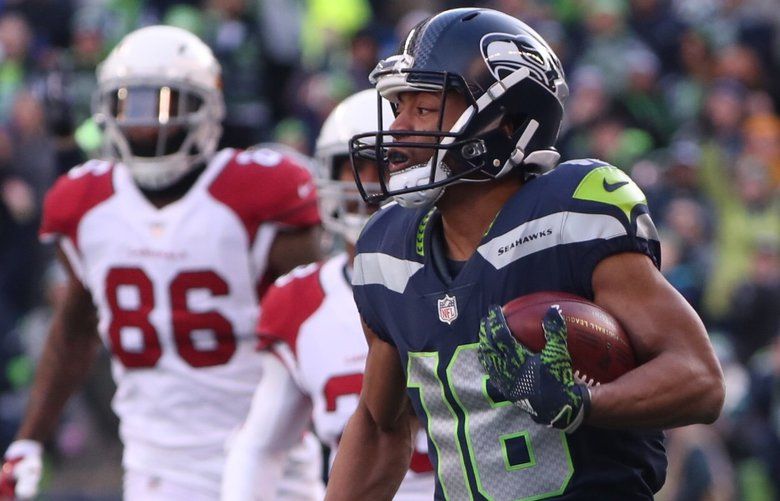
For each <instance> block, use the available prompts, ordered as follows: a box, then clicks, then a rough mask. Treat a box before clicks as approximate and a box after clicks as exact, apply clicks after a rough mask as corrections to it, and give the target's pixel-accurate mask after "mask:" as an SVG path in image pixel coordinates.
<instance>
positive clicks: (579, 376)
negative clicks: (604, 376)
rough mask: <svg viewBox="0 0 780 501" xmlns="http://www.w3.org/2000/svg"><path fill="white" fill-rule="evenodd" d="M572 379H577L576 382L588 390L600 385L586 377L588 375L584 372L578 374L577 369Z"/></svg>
mask: <svg viewBox="0 0 780 501" xmlns="http://www.w3.org/2000/svg"><path fill="white" fill-rule="evenodd" d="M574 377H575V378H576V379H577V381H579V382H580V383H582V384H584V385H585V386H587V387H588V388H590V387H591V386H598V385H600V384H601V383H599V382H598V381H596V380H595V379H593V378H592V377H588V375H587V374H585V373H584V372H580V370H579V369H577V370H575V371H574Z"/></svg>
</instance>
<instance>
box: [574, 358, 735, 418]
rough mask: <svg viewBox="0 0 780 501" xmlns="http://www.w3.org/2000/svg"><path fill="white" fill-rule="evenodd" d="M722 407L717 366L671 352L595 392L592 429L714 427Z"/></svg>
mask: <svg viewBox="0 0 780 501" xmlns="http://www.w3.org/2000/svg"><path fill="white" fill-rule="evenodd" d="M722 404H723V382H722V378H721V377H720V371H719V369H718V368H717V366H713V367H712V368H708V367H707V366H705V365H704V364H702V363H699V362H697V361H692V360H691V359H690V357H686V356H683V355H679V354H673V353H667V354H663V355H660V356H659V357H657V358H655V359H653V360H651V361H649V362H647V363H646V364H644V365H641V366H640V367H638V368H637V369H634V370H633V371H630V372H628V373H626V374H625V375H623V376H622V377H620V378H619V379H617V380H615V381H614V382H612V383H609V384H605V385H601V386H596V387H594V388H591V411H590V417H589V419H588V421H587V423H588V424H590V425H593V426H603V427H609V428H656V429H662V428H674V427H678V426H685V425H689V424H693V423H711V422H712V421H714V420H715V419H717V417H718V415H719V413H720V409H721V406H722Z"/></svg>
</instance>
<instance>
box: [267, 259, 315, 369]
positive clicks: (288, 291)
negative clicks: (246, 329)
mask: <svg viewBox="0 0 780 501" xmlns="http://www.w3.org/2000/svg"><path fill="white" fill-rule="evenodd" d="M321 270H322V263H311V264H307V265H303V266H299V267H297V268H295V269H293V270H292V271H290V272H289V273H287V274H286V275H282V276H281V277H279V278H278V279H277V280H276V282H275V283H274V285H272V286H271V287H270V288H269V289H268V292H266V294H265V296H264V297H263V301H262V303H261V308H260V321H259V324H258V327H257V335H258V336H259V345H258V349H261V350H262V349H267V348H268V347H270V346H272V345H273V344H274V343H278V342H281V343H285V344H287V345H288V346H289V347H290V350H292V352H293V353H294V354H297V350H296V345H297V340H298V332H299V331H300V328H301V325H303V323H304V322H305V321H306V320H307V319H308V318H309V317H310V316H311V315H312V314H313V313H314V312H315V311H317V309H318V308H319V307H320V305H321V304H322V301H323V300H324V299H325V292H324V290H323V288H322V284H321V283H320V271H321Z"/></svg>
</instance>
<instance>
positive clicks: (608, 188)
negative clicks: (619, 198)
mask: <svg viewBox="0 0 780 501" xmlns="http://www.w3.org/2000/svg"><path fill="white" fill-rule="evenodd" d="M627 184H628V181H618V182H617V183H608V182H607V178H604V181H603V182H602V183H601V185H602V186H603V187H604V191H608V192H610V193H612V192H613V191H615V190H617V189H619V188H622V187H623V186H625V185H627Z"/></svg>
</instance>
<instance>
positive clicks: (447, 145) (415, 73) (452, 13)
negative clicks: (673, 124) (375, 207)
mask: <svg viewBox="0 0 780 501" xmlns="http://www.w3.org/2000/svg"><path fill="white" fill-rule="evenodd" d="M370 80H371V82H372V83H373V84H374V85H375V86H376V89H377V91H378V93H379V94H380V95H381V97H384V98H386V99H387V100H388V101H390V103H391V104H393V105H395V104H396V103H398V95H399V94H400V93H402V92H416V91H425V92H437V93H439V94H440V95H441V99H442V106H441V108H440V118H439V124H441V123H442V116H443V110H444V105H445V100H446V96H447V93H448V91H450V90H455V91H457V92H459V93H461V94H462V95H463V96H464V97H465V98H466V101H467V103H468V107H467V108H466V110H465V111H464V112H463V114H462V115H461V116H460V118H459V119H458V120H456V122H455V124H454V126H453V127H452V128H451V129H450V130H438V131H429V132H428V131H426V132H420V131H403V130H394V131H390V130H381V129H382V126H381V124H382V120H383V118H382V116H381V106H377V108H378V109H379V110H380V117H379V125H378V128H379V129H380V130H378V131H377V132H372V133H364V134H358V135H356V136H354V137H353V138H352V140H351V141H350V153H351V155H352V158H353V160H354V159H355V158H360V157H362V158H371V159H376V160H378V162H377V165H378V168H379V169H380V172H379V179H380V183H379V189H378V190H375V191H369V190H367V189H366V187H365V186H363V184H362V183H361V182H360V178H359V173H357V172H356V174H355V175H356V178H357V179H358V187H359V188H360V191H361V194H362V195H363V197H364V199H365V200H366V201H368V202H374V203H378V202H381V201H382V200H385V199H387V198H389V197H393V198H394V199H395V200H396V201H398V202H399V203H400V204H401V205H403V206H406V207H422V206H425V205H429V204H431V203H433V202H435V201H436V200H437V199H438V197H439V196H441V193H442V192H443V189H444V187H445V186H447V185H449V184H452V183H455V182H465V181H471V182H479V181H486V180H490V179H497V178H500V177H502V176H505V175H506V174H508V173H509V172H513V171H514V172H517V170H518V169H520V170H521V171H522V174H523V175H524V176H526V177H528V176H533V175H538V174H540V173H543V172H546V171H547V170H549V169H551V168H553V167H554V166H555V165H556V164H557V162H558V159H559V158H560V155H559V154H558V153H557V152H556V151H555V148H554V144H555V141H556V139H557V137H558V132H559V130H560V124H561V119H562V117H563V102H564V99H565V98H566V96H567V95H568V87H567V85H566V81H565V79H564V74H563V69H562V67H561V63H560V61H559V60H558V57H557V56H556V55H555V53H553V51H552V49H551V48H550V46H549V45H548V44H547V43H546V42H545V41H544V40H543V39H542V38H541V37H540V36H539V35H538V34H537V33H536V32H535V31H534V30H533V29H531V28H530V27H529V26H528V25H526V24H525V23H523V22H521V21H519V20H517V19H515V18H514V17H512V16H509V15H507V14H503V13H501V12H498V11H494V10H490V9H479V8H466V9H453V10H448V11H444V12H442V13H440V14H437V15H435V16H433V17H431V18H430V19H427V20H426V21H423V22H422V23H420V24H419V25H417V26H416V27H415V28H414V29H412V31H411V32H410V33H409V34H408V36H407V37H406V39H405V40H404V42H403V44H402V46H401V48H400V50H399V53H398V54H396V55H393V56H391V57H388V58H387V59H384V60H382V61H380V62H379V64H378V65H377V67H376V68H375V69H374V71H373V72H372V73H371V75H370ZM439 128H440V129H441V126H440V127H439ZM405 136H406V137H408V136H418V137H419V136H423V137H429V138H430V141H431V142H425V143H420V142H412V141H405V140H404V137H405ZM393 146H395V147H399V148H425V149H429V150H432V151H433V154H432V156H431V159H430V160H428V162H427V163H423V164H418V165H414V166H411V167H408V168H405V169H403V170H401V171H400V172H393V173H392V174H391V173H390V171H389V165H388V159H387V149H388V148H389V147H393Z"/></svg>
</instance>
